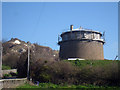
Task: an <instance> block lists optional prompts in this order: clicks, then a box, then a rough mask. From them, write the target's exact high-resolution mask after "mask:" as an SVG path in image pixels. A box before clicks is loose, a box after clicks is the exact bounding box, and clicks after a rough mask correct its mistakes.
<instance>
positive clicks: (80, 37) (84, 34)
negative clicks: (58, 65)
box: [58, 25, 104, 60]
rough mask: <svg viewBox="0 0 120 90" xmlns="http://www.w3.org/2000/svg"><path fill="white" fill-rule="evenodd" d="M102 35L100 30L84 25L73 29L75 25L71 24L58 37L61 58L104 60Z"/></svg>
mask: <svg viewBox="0 0 120 90" xmlns="http://www.w3.org/2000/svg"><path fill="white" fill-rule="evenodd" d="M102 36H103V35H102V34H101V33H100V32H98V31H93V30H89V29H83V28H82V27H80V28H77V29H73V25H71V26H70V30H69V31H66V32H63V33H62V34H61V35H60V37H59V39H58V44H59V45H60V52H59V56H60V59H68V58H81V59H89V60H104V54H103V44H104V39H102ZM60 38H61V40H60Z"/></svg>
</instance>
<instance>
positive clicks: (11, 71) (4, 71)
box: [2, 69, 17, 75]
mask: <svg viewBox="0 0 120 90" xmlns="http://www.w3.org/2000/svg"><path fill="white" fill-rule="evenodd" d="M9 73H17V69H10V70H2V74H3V75H4V74H9Z"/></svg>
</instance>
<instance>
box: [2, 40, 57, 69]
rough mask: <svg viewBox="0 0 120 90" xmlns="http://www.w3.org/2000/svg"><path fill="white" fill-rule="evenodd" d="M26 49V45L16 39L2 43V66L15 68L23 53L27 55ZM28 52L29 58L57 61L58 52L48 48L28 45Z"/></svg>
mask: <svg viewBox="0 0 120 90" xmlns="http://www.w3.org/2000/svg"><path fill="white" fill-rule="evenodd" d="M27 49H28V44H27V43H26V42H25V41H22V40H20V39H18V38H12V39H11V40H9V41H7V42H5V43H3V64H4V65H8V66H11V67H12V68H16V67H17V62H18V61H19V59H20V56H21V55H22V54H24V53H26V55H27ZM30 50H31V51H30V53H31V56H34V58H35V59H36V60H39V59H41V60H48V59H49V60H57V59H58V51H56V50H52V49H51V48H50V47H45V46H41V45H38V44H30ZM31 58H33V57H31Z"/></svg>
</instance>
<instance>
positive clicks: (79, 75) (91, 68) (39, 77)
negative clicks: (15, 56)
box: [21, 60, 120, 86]
mask: <svg viewBox="0 0 120 90" xmlns="http://www.w3.org/2000/svg"><path fill="white" fill-rule="evenodd" d="M23 65H24V64H23ZM30 67H31V68H30V70H31V72H30V76H31V78H32V79H33V81H39V82H40V83H54V84H60V85H64V84H69V85H73V84H74V85H86V84H87V85H88V84H91V85H98V86H119V85H120V77H119V76H120V73H119V71H120V70H119V68H120V65H119V61H113V60H110V61H107V60H102V61H101V60H83V61H78V60H76V61H68V60H64V61H55V62H52V61H47V62H46V61H42V62H39V61H36V62H33V63H31V66H30ZM21 71H22V70H21ZM22 73H25V72H22Z"/></svg>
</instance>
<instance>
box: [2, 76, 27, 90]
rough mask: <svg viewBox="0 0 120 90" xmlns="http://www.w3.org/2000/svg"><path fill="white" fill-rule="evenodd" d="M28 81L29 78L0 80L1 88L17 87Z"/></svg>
mask: <svg viewBox="0 0 120 90" xmlns="http://www.w3.org/2000/svg"><path fill="white" fill-rule="evenodd" d="M26 82H27V78H20V79H1V80H0V89H2V88H15V87H17V86H20V85H23V84H24V83H26Z"/></svg>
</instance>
